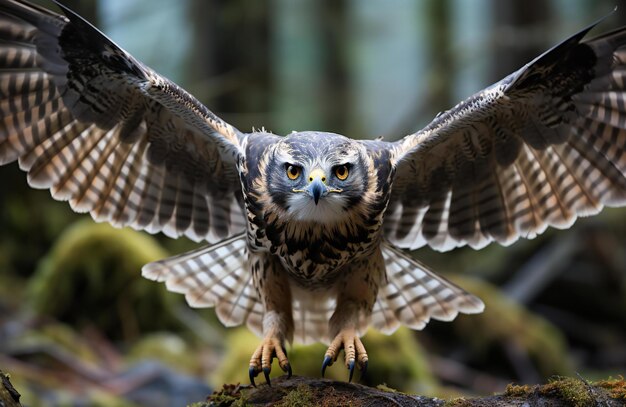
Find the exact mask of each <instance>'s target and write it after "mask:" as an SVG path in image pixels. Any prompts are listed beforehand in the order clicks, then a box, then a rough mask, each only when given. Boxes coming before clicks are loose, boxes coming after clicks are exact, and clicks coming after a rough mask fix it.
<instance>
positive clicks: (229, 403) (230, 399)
mask: <svg viewBox="0 0 626 407" xmlns="http://www.w3.org/2000/svg"><path fill="white" fill-rule="evenodd" d="M196 404H197V407H208V406H210V407H243V406H245V405H246V397H245V393H244V392H243V391H242V389H241V387H240V386H239V385H238V384H225V385H224V386H222V389H221V390H220V391H217V392H213V394H211V395H210V396H209V397H208V398H207V402H206V403H204V402H203V403H196Z"/></svg>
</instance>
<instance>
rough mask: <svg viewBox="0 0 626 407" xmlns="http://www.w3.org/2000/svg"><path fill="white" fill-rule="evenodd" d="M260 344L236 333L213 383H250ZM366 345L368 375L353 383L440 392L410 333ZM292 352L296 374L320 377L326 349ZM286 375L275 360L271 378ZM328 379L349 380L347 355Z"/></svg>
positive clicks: (373, 335)
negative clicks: (254, 355)
mask: <svg viewBox="0 0 626 407" xmlns="http://www.w3.org/2000/svg"><path fill="white" fill-rule="evenodd" d="M259 343H260V339H259V338H258V337H256V336H255V335H253V334H252V333H250V331H249V330H247V329H245V328H238V329H234V330H232V331H231V332H230V333H229V336H228V339H227V340H226V353H225V355H224V359H223V362H222V364H221V366H220V367H219V368H218V369H216V373H215V375H214V377H213V378H212V379H213V383H237V382H240V383H247V382H248V381H249V379H248V363H249V361H250V355H252V353H253V352H254V350H255V349H256V347H257V346H258V345H259ZM363 343H364V345H365V348H366V349H367V351H368V356H369V366H368V372H367V374H366V376H365V377H364V378H361V377H360V373H359V372H358V371H355V373H354V379H353V380H355V381H358V382H360V383H363V384H367V385H370V386H376V385H378V384H381V383H386V384H388V385H389V386H391V387H393V388H396V389H399V390H402V391H410V392H419V393H422V394H424V393H428V394H432V393H434V392H436V391H437V390H438V382H437V381H436V379H435V378H434V377H433V375H432V373H431V372H430V370H429V366H428V363H427V361H426V357H425V355H424V352H423V350H422V347H421V346H420V345H419V343H418V342H417V340H416V339H415V336H414V335H413V334H412V332H411V331H409V330H408V329H406V328H401V329H399V330H398V331H397V332H396V333H395V334H393V335H391V336H388V335H383V334H381V333H379V332H375V331H369V332H368V333H367V335H365V336H364V337H363ZM288 351H289V354H288V357H289V361H290V363H291V367H292V368H293V372H294V374H298V375H301V376H307V377H320V375H321V373H320V371H321V366H322V360H323V356H324V353H325V352H326V346H325V345H323V344H320V343H318V344H314V345H307V346H302V345H294V346H293V347H291V348H290V349H288ZM283 374H284V372H283V371H282V370H281V369H280V368H279V367H278V364H277V363H276V360H274V364H273V365H272V372H271V374H270V377H271V378H274V377H278V376H281V375H283ZM325 376H326V378H328V379H333V380H339V381H347V380H348V369H347V368H346V367H345V365H344V362H343V353H342V354H341V355H340V356H339V359H338V360H337V362H336V363H335V364H333V365H332V366H331V367H329V368H328V369H326V375H325ZM259 377H260V379H259V380H260V381H261V382H262V381H264V379H263V378H262V375H261V376H259Z"/></svg>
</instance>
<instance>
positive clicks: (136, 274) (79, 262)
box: [28, 220, 182, 339]
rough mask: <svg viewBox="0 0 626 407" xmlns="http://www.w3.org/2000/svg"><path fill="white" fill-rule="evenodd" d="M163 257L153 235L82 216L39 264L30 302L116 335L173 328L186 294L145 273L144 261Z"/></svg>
mask: <svg viewBox="0 0 626 407" xmlns="http://www.w3.org/2000/svg"><path fill="white" fill-rule="evenodd" d="M164 257H167V253H166V252H165V251H164V250H163V249H162V248H161V246H160V245H159V244H158V243H157V242H156V241H155V240H154V239H153V238H152V237H150V236H147V235H145V234H142V233H139V232H136V231H134V230H131V229H121V230H119V229H114V228H112V227H111V226H108V225H106V224H96V223H93V222H92V221H89V220H86V221H83V222H78V223H76V224H75V225H73V226H72V227H70V228H68V229H67V230H66V231H65V232H64V233H63V234H62V235H61V236H60V237H59V239H58V240H57V242H56V244H55V246H54V247H53V248H52V250H51V251H50V252H49V253H48V254H47V255H46V257H45V258H44V259H43V260H42V261H41V263H40V264H39V266H38V268H37V271H36V273H35V275H34V276H33V278H32V279H31V281H30V285H29V287H28V293H29V295H28V298H29V302H30V304H31V306H32V307H33V309H34V310H35V311H36V312H37V313H39V314H45V315H50V316H53V317H55V318H56V319H59V320H61V321H64V322H67V323H69V324H71V325H73V326H78V327H80V326H85V325H95V326H97V327H98V328H99V329H100V330H101V331H104V332H105V333H106V334H107V336H108V337H110V338H114V339H118V338H123V339H134V338H136V337H138V336H139V334H140V333H142V332H146V331H153V330H161V329H175V327H176V326H177V321H175V320H174V319H173V318H171V313H170V312H169V309H170V308H171V306H172V305H173V304H175V303H178V302H180V301H182V296H180V295H174V294H169V293H167V292H166V290H165V287H164V286H163V285H162V284H157V283H154V282H152V281H148V280H146V279H144V278H143V277H141V267H142V266H143V265H144V264H146V263H149V262H151V261H154V260H157V259H161V258H164ZM155 315H158V318H155Z"/></svg>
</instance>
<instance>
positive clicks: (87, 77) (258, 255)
mask: <svg viewBox="0 0 626 407" xmlns="http://www.w3.org/2000/svg"><path fill="white" fill-rule="evenodd" d="M57 4H58V3H57ZM58 5H59V7H60V8H61V9H62V11H63V13H64V15H59V14H56V13H54V12H52V11H49V10H48V9H45V8H42V7H40V6H36V5H33V4H30V3H27V2H26V1H21V0H0V117H1V122H0V164H8V163H11V162H13V161H18V163H19V166H20V168H21V169H22V170H24V171H26V172H27V173H28V183H29V184H30V185H31V186H33V187H35V188H47V189H50V191H51V194H52V197H53V198H55V199H57V200H63V201H69V204H70V205H71V207H72V209H74V210H75V211H78V212H89V213H90V214H91V216H92V217H93V218H94V219H95V220H96V221H99V222H109V223H111V224H113V225H115V226H118V227H122V226H130V227H133V228H135V229H139V230H145V231H147V232H150V233H157V232H163V233H165V234H166V235H168V236H171V237H178V236H187V237H189V238H191V239H193V240H195V241H205V242H207V243H208V245H207V246H206V247H203V248H200V249H196V250H194V251H191V252H189V253H185V254H182V255H179V256H176V257H173V258H169V259H165V260H162V261H158V262H155V263H151V264H148V265H146V266H145V267H144V269H143V274H144V275H145V276H146V277H148V278H151V279H155V280H158V281H164V282H165V284H166V285H167V288H168V289H169V290H172V291H175V292H180V293H184V294H185V296H186V299H187V301H188V302H189V304H190V305H192V306H196V307H214V308H215V309H216V312H217V315H218V317H219V319H220V320H221V322H222V323H224V324H225V325H227V326H234V325H240V324H243V323H245V324H247V326H248V327H249V328H250V329H251V330H252V331H254V332H255V333H257V334H259V335H260V336H261V337H262V340H261V343H260V345H259V346H258V348H257V349H256V351H255V352H254V354H253V355H252V358H251V360H250V364H249V374H250V379H251V381H252V383H253V384H254V378H255V377H256V376H257V375H258V374H259V373H260V372H263V373H264V375H265V377H266V379H267V381H268V382H269V372H270V369H271V365H272V361H273V359H274V358H276V359H277V360H278V364H279V366H280V368H282V369H283V370H284V371H286V372H288V373H289V374H291V366H290V364H289V360H288V358H287V354H286V351H285V345H286V343H289V342H291V341H294V340H295V341H298V342H304V343H308V342H316V341H322V342H325V343H327V344H328V345H329V346H328V350H327V351H326V353H325V355H324V359H323V362H322V373H323V371H324V369H326V368H327V366H329V365H331V364H332V363H333V362H335V361H336V359H337V358H338V356H339V354H340V351H341V350H343V351H344V358H345V365H346V366H347V368H349V369H350V378H352V373H353V371H354V369H355V366H358V367H359V368H360V369H362V370H365V368H366V367H367V363H368V357H367V353H366V350H365V347H364V346H363V344H362V342H361V339H360V337H361V336H362V335H363V334H364V332H365V330H366V329H367V328H368V327H369V326H373V327H374V328H376V329H378V330H380V331H382V332H384V333H391V332H393V331H394V330H395V329H396V328H398V326H400V325H406V326H408V327H410V328H413V329H422V328H423V327H424V326H425V324H426V323H427V322H428V321H429V320H430V319H431V318H434V319H439V320H445V321H449V320H452V319H454V318H455V316H456V315H457V314H458V313H459V312H460V313H468V314H469V313H477V312H481V311H482V310H483V303H482V302H481V301H480V300H479V299H478V298H477V297H475V296H473V295H471V294H469V293H467V292H466V291H464V290H463V289H462V288H459V287H458V286H456V285H454V284H452V283H451V282H449V281H447V280H446V279H444V278H443V277H441V276H439V275H437V274H435V273H433V272H432V271H430V270H429V269H428V268H427V267H425V266H424V265H422V264H420V263H419V262H417V261H416V260H415V259H413V258H412V257H411V256H410V255H408V254H406V253H405V252H404V251H402V249H416V248H419V247H422V246H426V245H427V246H430V247H432V248H433V249H436V250H440V251H446V250H450V249H453V248H455V247H459V246H464V245H469V246H471V247H473V248H475V249H479V248H482V247H484V246H485V245H487V244H489V243H491V242H498V243H500V244H503V245H508V244H511V243H512V242H514V241H515V240H517V239H518V238H519V237H525V238H532V237H534V236H536V235H538V234H540V233H542V232H543V231H544V230H545V229H546V228H547V227H548V226H553V227H557V228H567V227H569V226H570V225H571V224H572V223H573V222H574V220H575V219H576V218H577V217H578V216H588V215H592V214H595V213H597V212H598V211H600V210H601V209H602V208H603V207H604V206H623V205H626V28H623V29H620V30H617V31H614V32H611V33H608V34H605V35H602V36H600V37H597V38H594V39H590V40H584V37H585V35H586V34H587V32H588V31H589V30H590V29H591V28H592V27H593V26H590V27H588V28H586V29H584V30H583V31H581V32H579V33H578V34H576V35H574V36H572V37H570V38H569V39H567V40H565V41H564V42H562V43H561V44H559V45H557V46H556V47H554V48H552V49H551V50H549V51H547V52H546V53H544V54H543V55H541V56H539V57H538V58H536V59H535V60H533V61H532V62H530V63H529V64H527V65H526V66H524V67H522V68H521V69H519V70H518V71H516V72H514V73H512V74H511V75H509V76H507V77H506V78H504V79H503V80H501V81H500V82H497V83H495V84H494V85H492V86H490V87H488V88H487V89H485V90H483V91H480V92H479V93H477V94H475V95H473V96H471V97H469V98H468V99H467V100H465V101H463V102H461V103H459V104H458V105H456V106H455V107H453V108H452V109H450V110H448V111H446V112H443V113H441V114H439V115H438V116H437V117H436V118H435V119H434V120H433V121H432V122H431V123H430V124H429V125H428V126H427V127H425V128H424V129H422V130H419V131H417V132H416V133H413V134H409V135H407V136H405V137H404V138H402V139H400V140H398V141H395V142H387V141H382V140H371V141H359V140H353V139H350V138H348V137H345V136H342V135H339V134H333V133H324V132H317V131H302V132H292V133H291V134H288V135H286V136H278V135H274V134H272V133H269V132H266V131H254V132H251V133H244V132H241V131H239V130H238V129H236V128H234V127H233V126H231V125H229V124H228V123H226V122H224V121H223V120H221V119H220V118H219V117H217V116H216V115H215V114H213V113H212V112H211V111H209V110H208V109H207V108H206V107H204V106H203V105H202V104H201V103H200V102H198V101H197V100H196V99H195V98H194V97H192V96H191V95H190V94H189V93H187V92H186V91H185V90H183V89H181V88H179V87H178V86H176V85H175V84H174V83H172V82H170V81H169V80H167V79H165V78H164V77H162V76H160V75H158V74H157V73H155V72H154V71H153V70H151V69H150V68H148V67H147V66H145V65H144V64H142V63H141V62H139V61H137V60H136V59H135V58H133V57H132V56H131V55H129V54H128V53H127V52H125V51H124V50H122V49H121V48H120V47H118V46H117V45H116V44H115V43H113V42H112V41H111V40H109V39H108V38H107V37H106V36H104V35H103V34H102V33H100V32H99V31H98V30H97V29H96V28H94V27H93V26H91V25H90V24H89V23H87V22H86V21H85V20H83V19H82V18H81V17H80V16H78V15H77V14H75V13H73V12H72V11H71V10H69V9H67V8H66V7H64V6H63V5H61V4H58Z"/></svg>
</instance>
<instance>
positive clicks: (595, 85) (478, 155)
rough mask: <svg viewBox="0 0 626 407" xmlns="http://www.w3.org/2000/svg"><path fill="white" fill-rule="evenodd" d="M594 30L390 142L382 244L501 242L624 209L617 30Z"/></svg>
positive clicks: (625, 51) (622, 56) (624, 37)
mask: <svg viewBox="0 0 626 407" xmlns="http://www.w3.org/2000/svg"><path fill="white" fill-rule="evenodd" d="M594 25H595V24H594ZM591 28H593V25H592V26H590V27H588V28H587V29H585V30H583V31H581V32H580V33H578V34H576V35H574V36H572V37H571V38H569V39H568V40H566V41H564V42H563V43H561V44H560V45H558V46H556V47H554V48H553V49H551V50H550V51H548V52H546V53H545V54H543V55H541V56H540V57H538V58H537V59H535V60H534V61H533V62H531V63H530V64H528V65H526V66H525V67H523V68H522V69H520V70H519V71H517V72H515V73H513V74H512V75H510V76H508V77H507V78H505V79H503V80H502V81H500V82H498V83H496V84H495V85H493V86H491V87H490V88H488V89H486V90H484V91H482V92H480V93H478V94H476V95H474V96H472V97H470V98H469V99H467V100H466V101H464V102H462V103H460V104H459V105H457V106H456V107H454V108H453V109H451V110H449V111H447V112H444V113H442V114H440V115H439V116H437V118H435V120H434V121H433V122H432V123H431V124H430V125H429V126H427V127H426V128H425V129H423V130H422V131H420V132H418V133H415V134H412V135H409V136H407V137H405V138H404V139H402V140H400V141H398V142H396V143H395V144H394V147H393V148H394V149H395V153H396V154H397V160H398V162H397V176H396V181H395V183H394V186H393V192H392V197H391V200H390V203H389V206H388V211H387V214H386V218H385V221H384V222H385V224H384V227H385V234H386V237H387V239H388V240H389V241H390V242H392V243H393V244H395V245H397V246H399V247H403V248H409V249H415V248H418V247H421V246H424V245H429V246H431V247H433V248H435V249H437V250H441V251H444V250H449V249H452V248H454V247H458V246H462V245H465V244H468V245H470V246H471V247H473V248H481V247H483V246H485V245H487V244H488V243H490V242H492V241H497V242H499V243H501V244H504V245H508V244H510V243H512V242H513V241H515V240H517V239H518V238H519V237H526V238H532V237H534V236H536V235H537V234H540V233H542V232H543V231H544V230H545V229H546V227H547V226H554V227H557V228H566V227H568V226H570V225H571V224H572V223H573V222H574V220H575V219H576V217H577V216H587V215H592V214H595V213H597V212H598V211H600V210H601V209H602V207H603V206H622V205H625V204H626V108H625V107H624V106H625V104H626V31H624V30H621V31H615V32H613V33H609V34H606V35H604V36H601V37H599V38H596V39H593V40H590V41H588V42H581V40H582V38H583V37H584V36H585V34H586V33H587V32H588V31H589V30H590V29H591Z"/></svg>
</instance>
